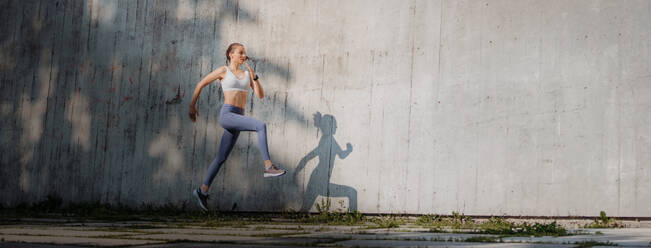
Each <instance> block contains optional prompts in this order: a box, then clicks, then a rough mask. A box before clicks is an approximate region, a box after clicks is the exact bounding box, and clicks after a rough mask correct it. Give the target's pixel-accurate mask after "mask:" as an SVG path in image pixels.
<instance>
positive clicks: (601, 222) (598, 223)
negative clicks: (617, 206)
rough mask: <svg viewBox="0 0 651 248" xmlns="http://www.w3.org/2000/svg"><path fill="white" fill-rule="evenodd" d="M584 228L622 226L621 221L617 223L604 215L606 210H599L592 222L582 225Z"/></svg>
mask: <svg viewBox="0 0 651 248" xmlns="http://www.w3.org/2000/svg"><path fill="white" fill-rule="evenodd" d="M583 227H585V228H622V227H624V226H623V225H622V224H621V223H618V222H617V221H616V220H615V219H613V218H609V217H608V216H606V212H604V211H601V212H599V219H595V220H594V222H592V223H590V224H586V225H585V226H583Z"/></svg>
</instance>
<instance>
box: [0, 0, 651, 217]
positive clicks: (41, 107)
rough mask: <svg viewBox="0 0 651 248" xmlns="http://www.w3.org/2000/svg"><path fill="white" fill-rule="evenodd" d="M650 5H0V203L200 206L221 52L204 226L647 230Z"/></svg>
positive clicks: (440, 1) (583, 1)
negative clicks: (336, 215)
mask: <svg viewBox="0 0 651 248" xmlns="http://www.w3.org/2000/svg"><path fill="white" fill-rule="evenodd" d="M649 13H651V3H650V2H649V1H607V0H590V1H588V0H580V1H572V2H567V1H560V0H552V1H535V0H525V1H520V0H505V1H456V0H455V1H451V0H434V1H430V0H427V1H425V0H417V1H416V0H415V1H407V2H405V1H370V0H368V1H362V0H360V1H282V2H269V1H248V0H246V1H245V0H241V1H240V0H229V1H185V0H184V1H181V0H178V1H177V0H166V1H148V0H139V1H100V0H90V1H38V0H26V1H14V0H3V1H0V33H2V34H3V35H1V36H0V58H1V59H0V80H1V81H0V82H1V83H0V140H1V142H0V149H1V151H2V152H0V192H2V194H0V203H1V204H3V205H10V206H13V205H16V204H18V203H21V202H28V203H29V202H36V201H41V200H44V199H45V196H46V195H48V194H58V195H60V196H61V197H62V198H63V200H64V202H84V201H91V202H94V201H100V202H107V203H122V204H126V205H128V206H138V205H140V204H142V203H153V204H166V203H172V204H177V205H178V204H181V203H182V202H184V201H187V202H189V203H191V205H190V206H193V207H194V206H195V204H194V201H193V199H192V198H191V194H190V191H191V190H192V189H193V188H196V187H197V186H198V184H199V183H200V182H201V179H202V178H203V175H204V173H205V172H206V170H207V167H208V165H209V163H210V162H211V161H212V160H213V159H214V157H215V155H216V153H217V149H218V144H219V140H220V138H221V135H222V128H221V127H220V126H219V123H218V121H217V116H218V112H219V109H220V107H221V106H222V104H223V96H222V91H221V89H220V87H219V84H218V82H216V83H214V84H211V85H210V86H208V87H206V88H204V90H203V91H202V93H201V96H200V98H199V102H198V110H199V113H200V116H199V119H198V120H197V122H196V123H192V122H191V121H190V119H189V118H188V104H189V102H190V101H191V97H192V92H193V90H194V87H195V85H196V83H197V82H198V81H199V80H201V79H202V78H203V77H204V76H206V75H207V74H208V73H209V72H211V71H212V70H214V69H216V68H218V67H219V66H221V65H223V64H224V59H225V57H224V51H225V49H226V46H227V45H228V44H229V43H231V42H242V43H244V44H245V46H246V49H247V52H248V55H250V56H251V57H253V58H255V60H256V61H257V63H256V64H255V68H256V72H257V73H258V74H259V75H260V77H261V79H260V82H261V84H262V86H263V87H264V90H265V93H266V96H265V98H264V99H256V98H255V97H254V96H253V95H252V93H250V94H249V98H248V102H247V105H246V113H245V114H246V115H248V116H252V117H254V118H257V119H259V120H261V121H264V122H265V123H266V124H267V128H268V135H269V145H270V152H271V158H272V160H273V161H275V163H277V164H278V165H279V166H280V167H282V168H285V169H287V170H288V174H287V175H285V176H283V177H281V178H274V179H264V178H263V177H262V160H261V156H260V153H259V150H258V148H257V138H256V134H254V133H244V134H243V135H241V136H240V138H239V140H238V142H237V144H236V145H235V148H234V149H233V152H232V154H231V156H230V157H229V159H228V161H227V162H226V164H225V166H224V167H223V168H222V171H220V172H219V174H218V175H217V177H216V178H215V181H214V183H213V187H212V189H211V193H212V195H213V197H212V198H211V200H210V205H211V207H212V208H214V209H218V210H236V211H282V210H289V209H293V210H302V211H309V210H311V211H316V208H315V204H316V203H320V202H321V200H322V199H324V197H331V198H332V202H333V206H334V207H341V208H342V209H347V208H351V209H356V210H359V211H362V212H367V213H420V214H427V213H439V214H441V213H442V214H449V213H450V212H451V211H457V212H462V213H465V214H474V215H502V214H507V215H529V216H586V215H587V216H596V215H598V214H599V211H602V210H603V211H606V212H607V213H608V214H609V215H610V216H637V217H651V208H649V207H648V206H649V205H651V190H649V189H650V188H651V173H649V170H650V167H649V161H651V153H649V152H648V151H649V150H651V129H649V128H648V127H649V124H650V123H651V77H650V75H651V70H650V69H649V68H651V66H650V64H651V63H650V60H651V39H650V35H651V34H650V32H649V30H651V15H649Z"/></svg>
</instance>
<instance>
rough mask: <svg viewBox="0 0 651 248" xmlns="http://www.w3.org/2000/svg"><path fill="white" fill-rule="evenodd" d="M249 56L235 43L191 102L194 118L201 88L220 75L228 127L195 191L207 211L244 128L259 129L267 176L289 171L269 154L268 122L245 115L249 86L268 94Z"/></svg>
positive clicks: (223, 122)
mask: <svg viewBox="0 0 651 248" xmlns="http://www.w3.org/2000/svg"><path fill="white" fill-rule="evenodd" d="M247 59H248V57H247V56H246V51H245V50H244V46H243V45H242V44H240V43H233V44H231V45H229V46H228V49H226V65H225V66H220V67H219V68H217V69H215V70H214V71H213V72H211V73H209V74H208V75H206V77H204V78H203V79H201V81H199V83H198V84H197V87H196V88H195V90H194V95H193V96H192V102H191V103H190V113H189V114H190V119H191V120H192V122H194V121H195V120H196V117H197V116H198V115H199V113H198V112H197V109H196V107H195V104H196V103H197V100H198V99H199V95H200V94H201V89H203V87H205V86H206V85H208V84H210V83H212V82H213V81H215V79H219V81H220V83H221V86H222V89H223V91H224V105H223V106H222V108H221V110H220V112H219V124H220V125H221V126H222V127H223V128H224V134H223V135H222V140H221V143H220V144H219V152H218V153H217V157H216V158H215V160H213V161H212V163H211V164H210V167H209V168H208V172H207V173H206V175H205V177H204V179H203V184H202V185H201V187H200V188H198V189H195V190H193V192H192V194H193V195H194V196H195V197H196V198H197V200H198V201H199V206H200V207H201V209H203V210H204V211H208V189H209V188H210V183H212V180H213V179H214V178H215V175H217V172H219V168H220V167H221V166H222V164H224V162H225V161H226V158H228V154H229V153H230V152H231V150H232V149H233V145H235V141H237V137H238V136H239V134H240V131H255V132H257V133H258V146H259V148H260V153H261V154H262V158H263V159H264V177H275V176H281V175H283V174H285V170H281V169H278V168H277V167H276V166H275V165H274V164H273V163H271V159H270V158H269V149H268V148H267V126H266V125H265V123H264V122H261V121H259V120H256V119H254V118H251V117H248V116H244V106H245V105H246V97H247V94H248V90H249V88H253V92H254V93H255V95H257V96H258V97H259V98H263V97H264V91H263V90H262V86H261V85H260V82H259V81H258V75H256V74H255V72H254V71H253V69H251V67H249V64H248V63H246V60H247ZM242 64H244V66H246V70H241V69H240V65H242Z"/></svg>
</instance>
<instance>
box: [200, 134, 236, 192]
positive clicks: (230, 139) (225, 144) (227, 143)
mask: <svg viewBox="0 0 651 248" xmlns="http://www.w3.org/2000/svg"><path fill="white" fill-rule="evenodd" d="M239 135H240V131H238V130H233V129H230V130H229V129H224V134H223V135H222V141H221V143H220V144H219V152H218V153H217V157H216V158H215V160H213V161H212V163H211V164H210V167H209V168H208V172H207V173H206V177H205V178H204V179H203V185H202V186H201V190H202V191H204V192H203V193H207V192H208V187H210V184H211V183H212V180H213V179H214V178H215V175H217V172H219V168H221V166H222V165H223V164H224V162H225V161H226V159H227V158H228V154H230V153H231V150H233V146H234V145H235V142H236V141H237V137H238V136H239Z"/></svg>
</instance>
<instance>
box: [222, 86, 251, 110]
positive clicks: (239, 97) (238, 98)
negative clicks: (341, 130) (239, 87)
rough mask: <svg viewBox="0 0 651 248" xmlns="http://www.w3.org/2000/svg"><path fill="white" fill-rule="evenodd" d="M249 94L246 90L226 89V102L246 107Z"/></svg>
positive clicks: (242, 107)
mask: <svg viewBox="0 0 651 248" xmlns="http://www.w3.org/2000/svg"><path fill="white" fill-rule="evenodd" d="M247 95H248V94H247V92H245V91H236V90H234V91H224V103H226V104H230V105H233V106H235V107H238V108H241V109H244V107H245V106H246V97H247Z"/></svg>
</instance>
